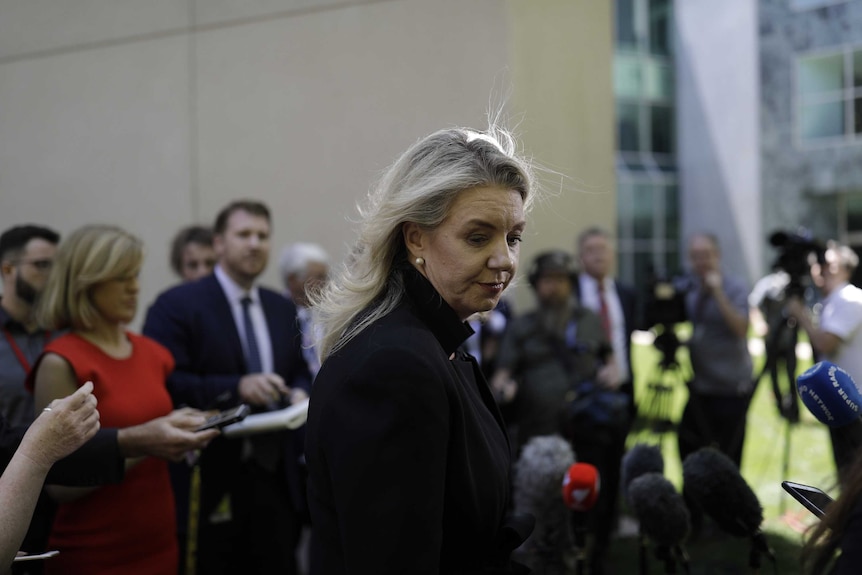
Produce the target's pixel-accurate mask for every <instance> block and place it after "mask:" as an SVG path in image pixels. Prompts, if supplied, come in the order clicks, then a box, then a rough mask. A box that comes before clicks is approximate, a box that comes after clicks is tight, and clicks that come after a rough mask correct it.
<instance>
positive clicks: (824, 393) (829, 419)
mask: <svg viewBox="0 0 862 575" xmlns="http://www.w3.org/2000/svg"><path fill="white" fill-rule="evenodd" d="M796 389H797V391H798V392H799V397H800V398H801V399H802V403H804V404H805V407H807V408H808V411H810V412H811V413H812V414H813V415H814V417H816V418H817V419H818V421H820V422H821V423H825V424H826V425H828V426H829V427H841V426H843V425H848V424H850V423H853V422H854V421H856V420H858V419H859V413H860V411H859V410H860V405H862V395H860V394H859V390H858V388H857V387H856V384H855V383H854V382H853V378H852V377H850V374H849V373H847V372H846V371H844V370H843V369H841V368H840V367H838V366H837V365H835V364H834V363H830V362H828V361H821V362H820V363H817V364H815V365H814V366H813V367H811V368H809V369H808V370H807V371H805V372H804V373H803V374H802V375H800V376H799V377H797V378H796Z"/></svg>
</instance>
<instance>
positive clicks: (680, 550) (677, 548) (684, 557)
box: [673, 543, 691, 575]
mask: <svg viewBox="0 0 862 575" xmlns="http://www.w3.org/2000/svg"><path fill="white" fill-rule="evenodd" d="M673 551H674V553H675V554H676V556H677V558H678V559H679V562H680V563H681V564H682V570H683V572H684V573H686V575H689V574H690V573H691V566H690V565H689V563H688V561H689V558H688V553H686V551H685V547H683V546H682V543H678V544H676V545H674V547H673Z"/></svg>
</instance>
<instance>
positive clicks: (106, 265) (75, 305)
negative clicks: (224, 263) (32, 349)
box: [28, 226, 178, 575]
mask: <svg viewBox="0 0 862 575" xmlns="http://www.w3.org/2000/svg"><path fill="white" fill-rule="evenodd" d="M142 261H143V247H142V244H141V241H140V240H139V239H138V238H136V237H134V236H132V235H130V234H128V233H127V232H125V231H123V230H122V229H120V228H117V227H113V226H86V227H84V228H81V229H79V230H77V231H75V232H74V233H72V234H71V235H70V236H69V237H68V239H67V240H66V241H65V242H64V243H63V244H62V245H61V246H60V249H59V251H58V253H57V257H56V260H55V263H54V268H53V270H52V273H51V276H50V278H49V280H48V284H47V286H46V289H45V292H44V294H43V296H42V300H41V302H40V307H39V311H38V313H39V317H40V320H41V322H42V323H43V324H44V325H45V326H46V327H47V328H50V329H69V332H68V333H67V334H66V335H63V336H61V337H59V338H57V339H55V340H54V341H53V342H51V343H50V344H49V345H48V346H47V347H46V349H45V352H44V354H43V355H42V357H41V358H40V359H39V360H38V362H37V364H36V365H35V367H34V369H33V371H32V372H31V373H30V376H29V379H28V384H29V385H32V386H33V388H34V392H35V396H36V409H37V412H38V411H41V409H42V408H43V407H45V406H47V405H48V404H49V403H50V402H51V401H52V400H54V399H56V398H61V397H65V396H67V395H69V394H71V393H74V391H75V390H76V389H77V388H78V387H80V386H81V385H83V384H84V383H85V382H87V381H92V382H93V385H94V389H93V393H94V395H95V396H96V397H97V398H98V401H99V412H100V414H101V423H102V425H103V426H105V427H117V428H120V429H122V428H125V427H130V426H134V425H138V424H141V423H144V422H146V421H149V420H151V419H154V418H157V417H161V416H164V415H167V414H168V413H170V412H171V410H172V403H171V398H170V396H169V395H168V391H167V389H166V387H165V379H166V377H167V375H168V374H169V373H170V372H171V370H172V369H173V366H174V360H173V358H172V357H171V355H170V353H169V352H168V351H167V350H166V349H165V348H163V347H162V346H161V345H159V344H158V343H156V342H155V341H153V340H151V339H149V338H146V337H143V336H140V335H136V334H134V333H131V332H129V331H127V329H126V326H127V325H128V323H129V322H131V321H132V319H133V318H134V317H135V313H136V311H137V307H138V274H139V273H140V270H141V264H142ZM48 490H49V493H50V494H51V495H52V497H54V498H55V499H56V500H57V501H58V502H59V503H60V505H59V509H58V512H57V516H56V518H55V521H54V524H53V527H52V530H51V535H50V538H49V548H50V549H58V550H59V551H60V554H59V555H58V556H57V557H56V558H53V559H51V560H50V561H47V562H46V564H45V572H46V573H47V574H48V575H50V574H53V573H62V574H64V575H76V574H82V575H83V574H87V575H111V574H117V575H119V574H122V575H134V574H141V575H144V574H146V575H175V574H176V572H177V565H178V563H177V560H178V558H177V542H176V536H175V531H176V525H175V515H174V499H173V494H172V492H171V484H170V479H169V476H168V468H167V462H166V461H164V460H162V459H156V458H152V457H148V458H135V459H126V473H125V478H124V479H123V481H122V482H121V483H119V484H116V485H106V486H102V487H98V488H70V487H58V486H49V487H48Z"/></svg>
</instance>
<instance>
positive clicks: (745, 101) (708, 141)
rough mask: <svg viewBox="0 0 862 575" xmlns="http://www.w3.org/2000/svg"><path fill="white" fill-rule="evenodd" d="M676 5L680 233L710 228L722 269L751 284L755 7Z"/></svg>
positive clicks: (729, 2)
mask: <svg viewBox="0 0 862 575" xmlns="http://www.w3.org/2000/svg"><path fill="white" fill-rule="evenodd" d="M780 1H785V0H780ZM674 8H675V18H676V31H677V34H676V43H677V46H676V60H677V66H676V70H677V77H676V80H677V91H676V97H677V114H678V116H677V126H678V139H677V142H678V146H677V148H678V164H679V166H680V174H679V182H680V188H681V190H682V195H681V198H682V206H681V208H682V224H683V237H684V238H687V237H688V236H689V235H691V234H692V233H693V232H698V231H709V232H713V233H715V234H716V235H717V236H718V237H719V240H720V242H721V245H722V253H723V258H722V260H723V264H724V267H725V269H726V271H728V272H730V273H734V274H737V275H739V276H743V277H746V278H747V279H748V280H749V281H753V280H754V279H756V278H757V277H759V276H760V275H762V274H761V272H762V271H763V270H762V268H761V260H762V256H761V253H762V250H763V244H764V240H763V237H764V234H763V231H762V225H761V203H760V193H759V192H760V156H759V152H760V148H759V133H758V132H759V115H758V105H759V102H758V59H757V6H756V5H755V4H754V3H752V2H750V1H748V0H724V1H722V2H714V1H713V0H684V1H678V2H676V3H675V4H674Z"/></svg>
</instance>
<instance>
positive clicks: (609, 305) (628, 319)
mask: <svg viewBox="0 0 862 575" xmlns="http://www.w3.org/2000/svg"><path fill="white" fill-rule="evenodd" d="M578 259H579V260H580V262H581V272H580V273H579V274H578V286H577V297H578V301H580V303H581V305H582V306H584V307H585V308H587V309H590V310H592V311H594V312H595V313H596V314H597V315H598V316H599V317H600V318H601V319H602V325H603V328H604V329H605V330H606V331H605V335H606V336H607V338H608V340H609V341H610V342H611V346H612V347H613V351H614V359H615V360H616V361H617V367H618V369H619V373H620V376H621V377H622V378H623V379H622V383H621V385H620V388H619V389H620V391H625V392H626V393H628V394H629V396H630V397H631V399H632V401H631V406H632V413H631V415H632V419H634V416H635V407H634V406H635V403H634V385H633V384H634V374H633V373H632V362H631V355H632V354H631V341H632V332H634V330H635V327H636V325H637V294H636V292H635V290H634V289H633V288H631V287H629V286H627V285H625V284H622V283H620V282H618V281H617V280H615V279H614V278H612V277H610V275H609V274H610V269H611V262H612V260H613V254H612V253H611V238H610V234H609V233H608V232H607V231H605V230H603V229H602V228H598V227H591V228H587V229H586V230H584V231H583V232H581V234H580V235H579V236H578Z"/></svg>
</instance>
